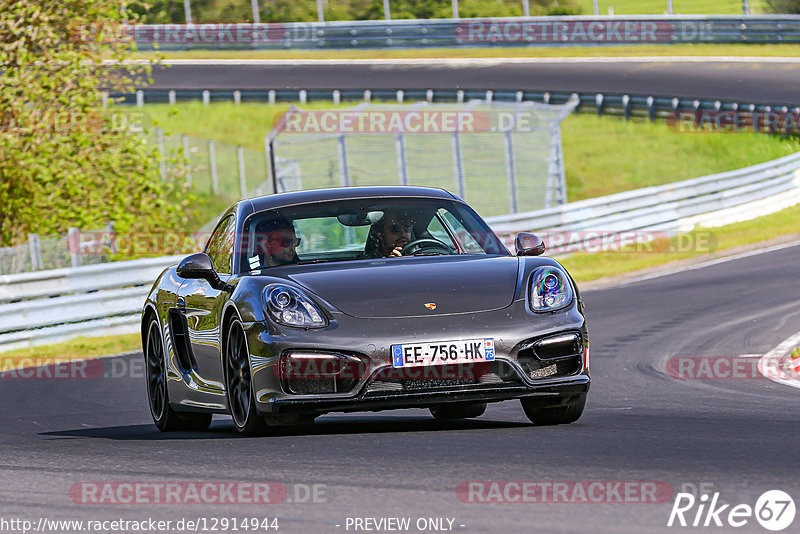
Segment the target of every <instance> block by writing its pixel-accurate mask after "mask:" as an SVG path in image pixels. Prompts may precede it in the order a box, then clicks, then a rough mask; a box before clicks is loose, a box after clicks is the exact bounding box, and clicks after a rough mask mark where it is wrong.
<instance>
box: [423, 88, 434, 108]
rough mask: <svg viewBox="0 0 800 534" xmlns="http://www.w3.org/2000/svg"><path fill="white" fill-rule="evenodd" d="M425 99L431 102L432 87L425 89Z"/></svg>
mask: <svg viewBox="0 0 800 534" xmlns="http://www.w3.org/2000/svg"><path fill="white" fill-rule="evenodd" d="M425 101H426V102H428V103H429V104H431V103H433V89H428V90H427V91H425Z"/></svg>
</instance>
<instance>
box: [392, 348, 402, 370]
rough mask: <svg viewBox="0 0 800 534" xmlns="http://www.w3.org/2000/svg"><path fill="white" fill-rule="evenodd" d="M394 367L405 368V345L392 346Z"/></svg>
mask: <svg viewBox="0 0 800 534" xmlns="http://www.w3.org/2000/svg"><path fill="white" fill-rule="evenodd" d="M392 367H403V345H392Z"/></svg>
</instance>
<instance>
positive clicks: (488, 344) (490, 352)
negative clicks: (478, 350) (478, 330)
mask: <svg viewBox="0 0 800 534" xmlns="http://www.w3.org/2000/svg"><path fill="white" fill-rule="evenodd" d="M483 348H484V355H485V356H486V361H487V362H491V361H494V339H484V340H483Z"/></svg>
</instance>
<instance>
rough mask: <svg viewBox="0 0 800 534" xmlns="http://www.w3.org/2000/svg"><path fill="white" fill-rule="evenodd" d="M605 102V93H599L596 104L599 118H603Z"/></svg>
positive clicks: (595, 100)
mask: <svg viewBox="0 0 800 534" xmlns="http://www.w3.org/2000/svg"><path fill="white" fill-rule="evenodd" d="M604 101H605V97H604V96H603V93H597V94H596V95H595V97H594V102H595V105H596V106H597V116H598V117H602V116H603V107H604V106H603V102H604Z"/></svg>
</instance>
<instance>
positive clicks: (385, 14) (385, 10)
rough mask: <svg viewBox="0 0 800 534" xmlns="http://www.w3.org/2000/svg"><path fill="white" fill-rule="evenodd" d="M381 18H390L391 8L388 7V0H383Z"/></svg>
mask: <svg viewBox="0 0 800 534" xmlns="http://www.w3.org/2000/svg"><path fill="white" fill-rule="evenodd" d="M383 18H385V19H386V20H392V10H391V9H390V8H389V0H383Z"/></svg>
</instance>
